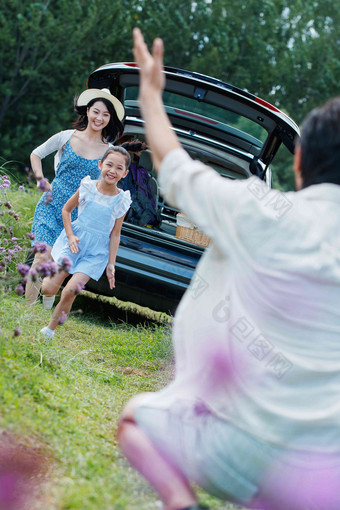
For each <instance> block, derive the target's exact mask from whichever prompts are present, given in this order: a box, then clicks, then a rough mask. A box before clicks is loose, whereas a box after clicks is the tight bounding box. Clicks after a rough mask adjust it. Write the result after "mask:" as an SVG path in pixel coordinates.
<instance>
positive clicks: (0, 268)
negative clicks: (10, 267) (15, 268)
mask: <svg viewBox="0 0 340 510" xmlns="http://www.w3.org/2000/svg"><path fill="white" fill-rule="evenodd" d="M5 267H6V266H5V264H3V263H2V262H1V263H0V273H1V272H2V271H4V270H5Z"/></svg>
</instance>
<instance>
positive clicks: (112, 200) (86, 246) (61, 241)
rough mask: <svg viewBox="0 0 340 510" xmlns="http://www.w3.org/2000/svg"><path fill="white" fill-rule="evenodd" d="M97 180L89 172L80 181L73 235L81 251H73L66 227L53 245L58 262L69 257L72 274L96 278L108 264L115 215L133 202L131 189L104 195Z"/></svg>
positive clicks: (126, 209) (97, 278)
mask: <svg viewBox="0 0 340 510" xmlns="http://www.w3.org/2000/svg"><path fill="white" fill-rule="evenodd" d="M97 182H98V181H95V180H91V178H90V177H89V176H87V177H85V178H84V179H82V181H81V184H80V188H79V206H78V210H79V213H78V218H77V219H76V220H75V221H73V222H72V229H73V232H74V235H76V236H77V237H79V240H80V242H79V244H78V248H79V251H78V253H71V251H70V248H69V244H68V239H67V236H66V232H65V229H64V230H63V231H62V232H61V234H60V236H59V237H58V239H57V240H56V242H55V244H54V246H53V249H52V257H53V259H54V260H55V262H56V263H57V264H59V265H62V261H63V259H64V258H65V257H68V258H69V259H70V261H71V263H72V267H71V269H69V271H68V272H69V273H70V274H74V273H84V274H86V275H88V276H89V277H90V278H92V279H93V280H99V278H100V277H101V275H102V274H103V272H104V270H105V268H106V266H107V263H108V259H109V242H110V234H111V231H112V229H113V227H114V225H115V222H116V219H118V218H121V217H122V216H124V214H125V213H126V212H127V211H128V209H129V207H130V204H131V197H130V192H129V191H120V193H118V195H115V196H109V195H103V194H102V193H100V192H99V191H98V190H97Z"/></svg>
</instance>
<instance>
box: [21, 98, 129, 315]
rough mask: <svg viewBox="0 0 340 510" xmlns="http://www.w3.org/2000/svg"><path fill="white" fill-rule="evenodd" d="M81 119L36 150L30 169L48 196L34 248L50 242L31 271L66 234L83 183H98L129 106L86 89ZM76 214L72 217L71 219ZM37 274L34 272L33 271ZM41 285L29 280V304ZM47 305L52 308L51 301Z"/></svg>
mask: <svg viewBox="0 0 340 510" xmlns="http://www.w3.org/2000/svg"><path fill="white" fill-rule="evenodd" d="M75 111H76V112H77V113H78V115H79V118H78V120H77V121H76V122H75V123H74V129H69V130H66V131H61V132H59V133H57V134H55V135H53V136H52V137H51V138H49V139H48V140H47V141H46V142H45V143H43V144H42V145H40V146H39V147H37V148H36V149H34V150H33V152H32V154H31V166H32V170H33V173H34V175H35V177H36V179H37V186H38V188H39V189H41V190H42V189H45V190H46V191H45V193H44V194H43V195H42V197H41V199H40V200H39V202H38V204H37V207H36V210H35V213H34V218H33V226H32V232H33V233H34V236H35V238H34V241H33V244H36V243H38V242H39V243H45V244H46V251H44V250H43V251H44V253H42V252H41V251H37V250H35V251H36V253H35V256H34V260H33V264H32V269H34V268H35V266H39V265H41V264H42V263H44V262H47V261H48V260H50V259H51V250H52V246H53V244H54V243H55V241H56V239H57V238H58V236H59V234H60V232H61V231H62V229H63V220H62V215H61V212H62V208H63V206H64V205H65V203H66V202H67V201H68V199H69V198H70V197H71V196H72V195H74V193H75V192H76V191H77V189H78V188H79V186H80V182H81V180H82V179H83V178H84V177H85V176H87V175H89V176H90V177H91V179H97V178H98V176H99V174H100V171H99V167H98V162H99V160H100V159H101V158H102V156H103V154H104V153H105V151H106V150H107V149H108V147H110V142H114V141H115V140H116V138H117V137H119V136H120V135H121V134H122V131H123V124H122V120H123V118H124V107H123V105H122V104H121V102H120V101H118V99H117V98H116V97H114V96H113V95H112V94H111V93H110V91H109V90H108V89H101V90H100V89H87V90H85V91H84V92H82V93H81V94H80V96H79V97H78V99H77V100H76V102H75ZM53 152H56V155H55V170H56V176H55V178H54V180H53V181H52V183H51V184H49V183H48V181H47V180H46V179H44V174H43V171H42V163H41V161H42V159H43V158H44V157H46V156H47V155H48V154H51V153H53ZM76 217H77V209H75V210H74V211H73V212H72V218H71V219H72V220H75V219H76ZM33 273H34V271H33ZM40 287H41V282H40V281H39V280H36V281H33V278H32V277H31V275H29V278H28V282H27V284H26V299H27V301H28V302H29V303H34V302H35V301H36V299H37V297H38V295H39V291H40ZM49 301H50V302H49V303H48V301H45V302H44V305H45V307H46V308H50V307H51V306H52V303H53V298H52V299H51V300H49Z"/></svg>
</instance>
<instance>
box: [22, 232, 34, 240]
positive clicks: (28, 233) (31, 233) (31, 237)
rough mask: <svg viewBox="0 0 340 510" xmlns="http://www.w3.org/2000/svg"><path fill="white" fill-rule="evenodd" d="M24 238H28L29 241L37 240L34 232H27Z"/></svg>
mask: <svg viewBox="0 0 340 510" xmlns="http://www.w3.org/2000/svg"><path fill="white" fill-rule="evenodd" d="M24 237H27V239H32V240H33V239H34V238H35V235H34V234H33V232H27V233H26V234H25V236H24Z"/></svg>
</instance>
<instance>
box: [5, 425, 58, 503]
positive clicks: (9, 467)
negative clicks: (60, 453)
mask: <svg viewBox="0 0 340 510" xmlns="http://www.w3.org/2000/svg"><path fill="white" fill-rule="evenodd" d="M29 442H30V440H29V438H20V439H19V438H16V437H14V436H11V435H10V434H8V433H6V432H3V433H2V434H1V435H0V510H27V509H31V508H33V503H34V501H35V500H36V499H37V498H38V497H39V496H40V494H41V490H40V487H41V485H42V483H43V482H44V481H45V480H44V475H46V472H47V471H48V464H49V458H48V455H47V453H46V452H44V451H43V450H42V449H41V448H40V447H37V446H36V445H34V446H29V445H28V444H27V443H29Z"/></svg>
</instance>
